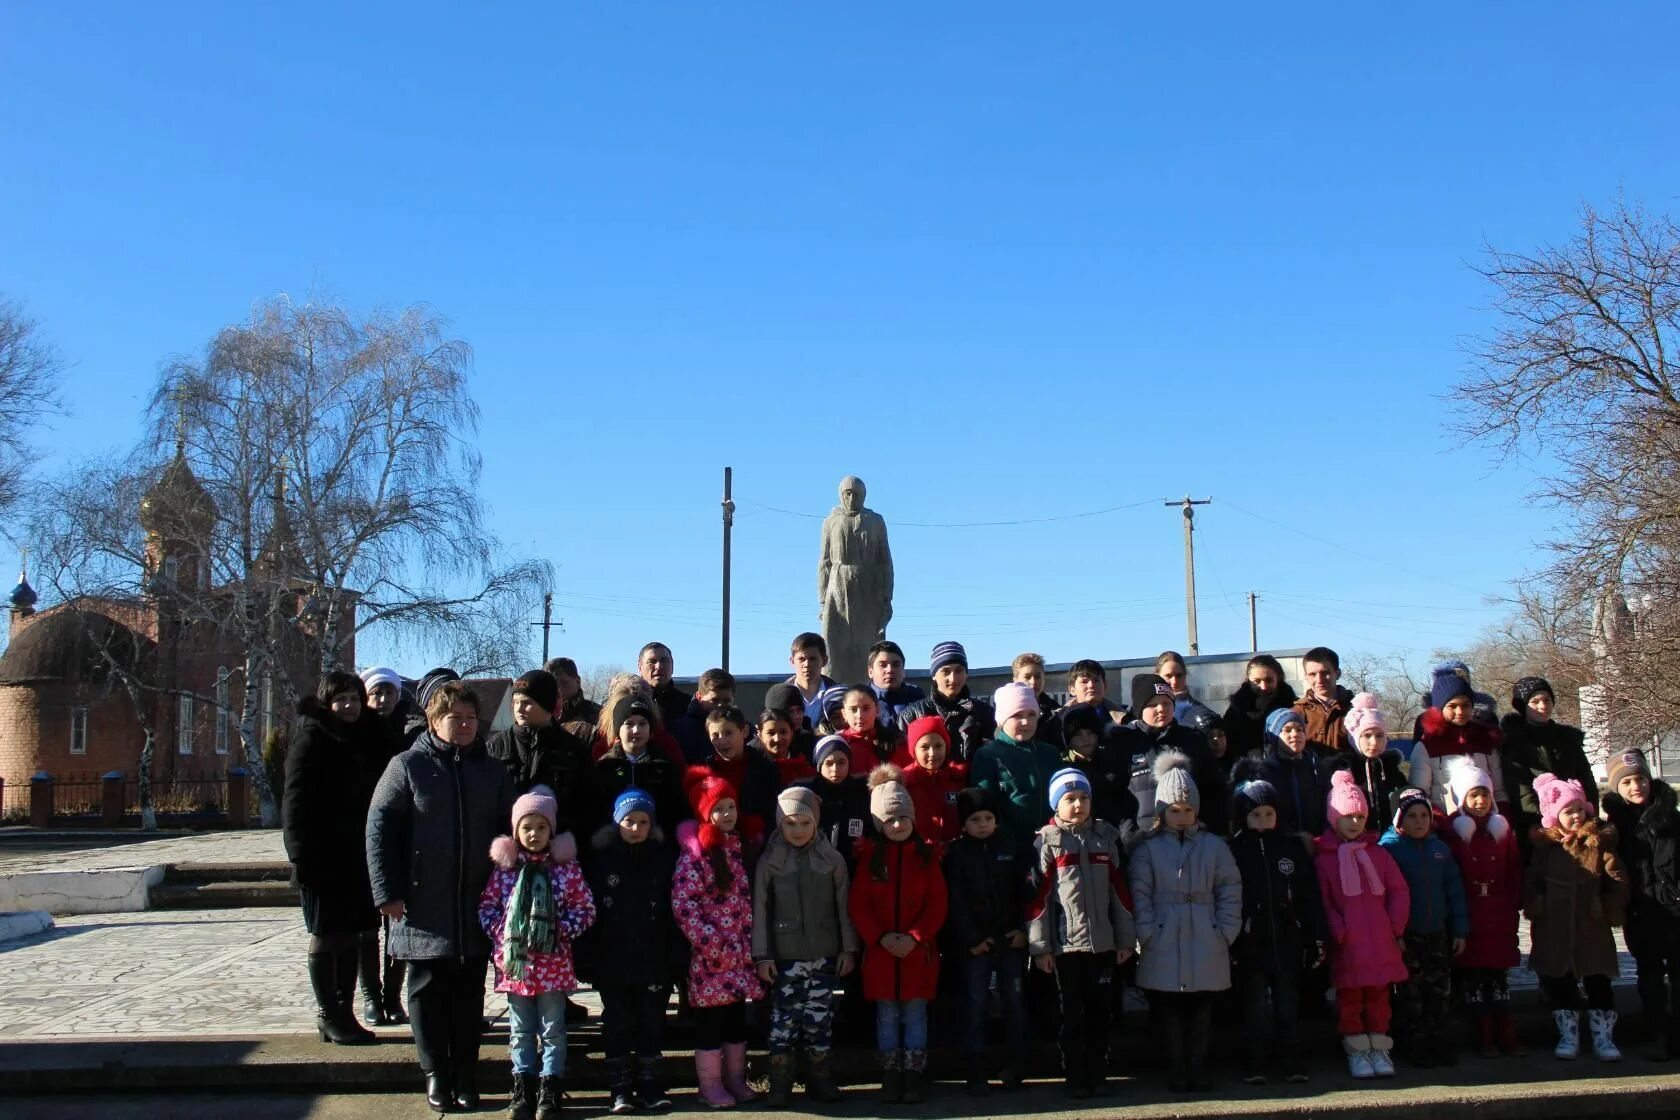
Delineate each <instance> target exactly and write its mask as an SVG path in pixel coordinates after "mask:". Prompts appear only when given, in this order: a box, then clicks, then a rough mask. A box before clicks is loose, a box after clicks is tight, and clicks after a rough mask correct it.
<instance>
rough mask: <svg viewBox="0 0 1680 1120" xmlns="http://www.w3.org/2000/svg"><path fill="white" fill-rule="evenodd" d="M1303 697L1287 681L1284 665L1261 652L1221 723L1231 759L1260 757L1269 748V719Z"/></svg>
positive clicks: (1247, 669)
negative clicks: (1298, 695)
mask: <svg viewBox="0 0 1680 1120" xmlns="http://www.w3.org/2000/svg"><path fill="white" fill-rule="evenodd" d="M1298 699H1299V697H1297V696H1296V695H1295V690H1294V689H1293V688H1290V687H1289V682H1288V681H1286V680H1284V679H1283V665H1282V664H1281V663H1280V662H1279V661H1278V659H1277V658H1275V657H1273V656H1272V655H1271V654H1269V653H1257V654H1255V655H1254V656H1253V657H1251V658H1249V659H1248V665H1247V666H1246V667H1245V668H1244V669H1243V683H1242V684H1241V685H1240V686H1238V688H1237V690H1236V691H1235V692H1233V693H1231V703H1230V706H1229V707H1227V708H1226V709H1225V718H1224V719H1223V720H1221V721H1220V724H1221V725H1222V726H1223V727H1224V728H1225V753H1226V757H1227V758H1231V759H1238V758H1246V757H1248V756H1250V755H1252V756H1255V757H1259V755H1260V754H1261V753H1262V752H1263V751H1264V750H1265V749H1266V717H1267V716H1269V715H1271V714H1272V713H1273V712H1275V711H1277V710H1278V709H1279V708H1292V707H1294V706H1295V701H1296V700H1298Z"/></svg>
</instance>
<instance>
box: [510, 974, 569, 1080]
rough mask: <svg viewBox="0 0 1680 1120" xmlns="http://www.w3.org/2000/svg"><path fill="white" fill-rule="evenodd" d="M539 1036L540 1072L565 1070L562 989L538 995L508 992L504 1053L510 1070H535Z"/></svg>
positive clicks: (558, 1073) (546, 1074) (548, 1073)
mask: <svg viewBox="0 0 1680 1120" xmlns="http://www.w3.org/2000/svg"><path fill="white" fill-rule="evenodd" d="M539 1038H540V1039H542V1075H543V1076H544V1077H559V1076H561V1075H562V1074H564V1073H565V1072H566V993H565V992H544V993H543V994H542V995H540V996H516V995H512V994H509V995H508V1053H509V1054H511V1055H512V1056H513V1072H514V1073H523V1074H532V1073H536V1072H538V1071H537V1040H538V1039H539Z"/></svg>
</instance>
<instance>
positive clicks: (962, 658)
mask: <svg viewBox="0 0 1680 1120" xmlns="http://www.w3.org/2000/svg"><path fill="white" fill-rule="evenodd" d="M951 664H957V665H961V666H962V667H963V668H964V669H966V668H968V651H967V650H965V649H963V647H962V643H961V642H940V643H939V644H938V645H936V646H934V647H933V659H932V660H931V661H930V662H929V663H928V672H930V673H937V672H939V670H941V669H943V668H944V667H945V666H947V665H951Z"/></svg>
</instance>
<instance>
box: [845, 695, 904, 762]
mask: <svg viewBox="0 0 1680 1120" xmlns="http://www.w3.org/2000/svg"><path fill="white" fill-rule="evenodd" d="M880 713H881V705H880V704H878V703H877V702H876V700H875V694H874V693H873V692H871V691H870V690H869V686H868V685H862V684H855V685H853V686H852V687H850V688H848V689H847V690H846V693H845V698H844V699H843V700H842V701H841V704H840V719H841V722H842V724H843V726H842V727H841V728H840V738H842V739H844V740H846V746H847V748H848V749H849V750H850V751H851V755H852V770H853V772H855V773H859V774H867V773H869V772H870V771H872V770H874V769H875V767H877V766H882V765H885V764H888V763H892V762H893V760H894V756H895V755H896V754H897V753H898V748H899V745H900V744H899V740H898V732H897V731H896V730H895V729H894V728H893V727H892V726H890V725H885V724H882V723H881V722H880Z"/></svg>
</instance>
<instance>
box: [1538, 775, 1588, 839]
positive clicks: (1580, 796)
mask: <svg viewBox="0 0 1680 1120" xmlns="http://www.w3.org/2000/svg"><path fill="white" fill-rule="evenodd" d="M1534 797H1535V800H1537V801H1539V802H1540V827H1541V828H1556V827H1557V821H1558V814H1559V813H1561V812H1563V811H1564V809H1566V808H1568V807H1569V806H1571V805H1577V804H1578V805H1583V806H1585V807H1586V809H1587V813H1588V815H1591V813H1592V803H1591V802H1589V801H1588V800H1587V791H1586V790H1584V789H1582V788H1581V783H1580V782H1577V781H1576V780H1574V779H1573V778H1571V779H1570V780H1569V781H1567V782H1566V781H1564V780H1563V779H1562V778H1560V777H1558V776H1557V775H1556V774H1541V775H1539V776H1538V777H1536V778H1535V779H1534Z"/></svg>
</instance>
